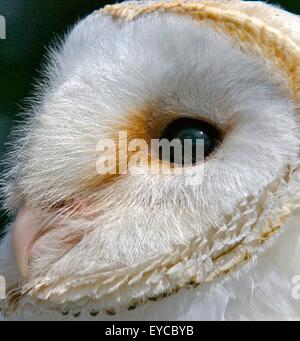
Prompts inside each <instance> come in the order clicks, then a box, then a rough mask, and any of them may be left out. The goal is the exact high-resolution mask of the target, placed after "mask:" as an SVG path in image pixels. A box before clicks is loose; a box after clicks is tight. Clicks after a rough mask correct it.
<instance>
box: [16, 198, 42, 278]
mask: <svg viewBox="0 0 300 341" xmlns="http://www.w3.org/2000/svg"><path fill="white" fill-rule="evenodd" d="M44 225H45V222H43V221H42V219H39V218H38V217H37V216H36V214H35V213H34V210H33V209H32V208H29V207H27V206H26V204H24V205H23V206H22V207H21V208H20V210H19V212H18V214H17V217H16V220H15V223H14V226H13V249H14V253H15V258H16V262H17V265H18V267H19V269H20V272H21V273H22V275H23V276H24V277H28V265H29V257H30V252H31V249H32V246H33V244H34V242H35V241H36V240H37V239H38V237H39V236H40V234H41V231H42V230H43V227H44Z"/></svg>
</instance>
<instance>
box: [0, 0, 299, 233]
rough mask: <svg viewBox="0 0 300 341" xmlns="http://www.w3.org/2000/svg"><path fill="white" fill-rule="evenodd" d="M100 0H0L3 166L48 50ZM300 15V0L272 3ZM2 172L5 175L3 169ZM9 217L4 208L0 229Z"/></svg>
mask: <svg viewBox="0 0 300 341" xmlns="http://www.w3.org/2000/svg"><path fill="white" fill-rule="evenodd" d="M114 2H116V1H100V0H0V15H3V16H4V17H5V18H6V40H0V163H1V161H2V160H3V157H4V153H5V149H6V144H5V141H7V136H8V134H9V132H10V131H11V128H12V126H13V124H14V123H15V122H16V121H17V120H19V118H18V113H20V112H22V107H24V104H25V101H24V99H25V98H26V97H28V96H30V94H31V93H32V91H33V86H32V83H33V82H34V80H35V79H37V78H38V77H39V71H40V69H41V64H42V62H43V55H44V54H45V48H46V47H47V46H48V45H49V43H50V42H51V41H53V40H55V39H56V38H57V37H59V36H61V35H62V34H63V32H64V31H65V30H66V29H67V28H68V27H70V26H71V25H72V24H73V23H74V22H76V21H77V20H78V19H79V18H81V17H84V16H86V15H87V14H88V13H90V12H92V11H93V10H95V9H99V8H100V7H103V6H104V5H105V4H108V3H114ZM268 2H269V3H277V4H280V5H281V6H282V7H284V8H286V9H288V10H290V11H291V12H294V13H299V14H300V0H278V1H268ZM0 172H2V169H1V166H0ZM6 221H7V217H6V216H5V214H4V213H3V212H2V210H1V207H0V230H1V227H3V226H4V224H5V223H6Z"/></svg>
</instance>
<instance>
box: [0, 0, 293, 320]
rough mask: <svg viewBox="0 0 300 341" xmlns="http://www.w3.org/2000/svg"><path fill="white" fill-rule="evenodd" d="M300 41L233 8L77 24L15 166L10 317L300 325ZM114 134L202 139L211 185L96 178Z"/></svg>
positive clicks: (146, 10)
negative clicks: (102, 151)
mask: <svg viewBox="0 0 300 341" xmlns="http://www.w3.org/2000/svg"><path fill="white" fill-rule="evenodd" d="M299 33H300V21H299V18H298V17H297V16H296V15H293V14H289V13H287V12H285V11H284V10H281V9H279V8H277V7H273V6H270V5H267V4H265V3H262V2H257V1H247V2H244V1H239V0H228V1H226V0H203V1H200V0H199V1H197V0H187V1H183V0H179V1H148V0H147V1H130V2H123V3H120V4H115V5H108V6H106V7H104V8H103V9H100V10H98V11H95V12H94V13H92V14H90V15H89V16H88V17H86V18H85V19H83V20H82V21H80V22H79V23H78V24H76V25H75V27H74V28H73V29H72V30H71V31H70V32H69V33H68V34H67V35H66V37H65V39H64V41H63V42H62V43H61V44H60V46H58V47H56V48H53V49H52V50H51V52H50V56H49V61H50V62H49V65H48V66H47V68H46V71H45V78H44V80H43V81H41V82H40V84H39V86H38V91H37V96H36V97H35V98H34V99H33V101H32V103H33V104H32V106H31V107H30V108H29V109H28V111H27V113H26V117H27V121H26V124H25V125H22V127H21V128H18V130H17V132H16V133H15V135H16V136H15V138H14V142H13V146H12V149H11V152H10V153H9V154H8V156H7V171H6V173H5V175H4V177H3V181H2V182H3V198H4V201H3V202H4V206H5V208H6V209H7V211H8V212H9V213H10V214H11V216H12V217H13V222H12V223H11V224H10V225H9V226H8V227H7V229H6V234H5V236H4V238H3V240H2V242H1V244H0V274H1V275H2V276H3V277H4V278H5V279H6V286H7V297H6V300H5V301H3V305H2V318H4V319H31V318H34V319H57V320H60V319H61V320H64V319H99V320H109V319H112V320H117V319H123V320H124V319H125V320H137V319H142V320H147V319H152V320H153V319H157V320H165V319H168V320H172V319H173V320H179V319H181V320H182V319H183V320H261V319H268V320H272V319H273V320H274V319H286V320H294V319H299V318H300V302H299V300H297V297H298V295H297V278H299V275H300V268H299V265H300V253H299V250H300V238H299V231H298V230H297V229H298V228H299V227H298V222H299V218H298V216H297V208H298V207H299V204H300V192H299V117H298V116H299V101H300V91H299V90H300V46H299V45H300V38H299V37H300V34H299ZM120 131H126V132H127V135H128V139H129V140H130V139H133V138H136V139H142V140H144V141H147V142H148V141H150V140H152V139H158V140H159V139H162V138H167V139H168V138H170V136H172V138H178V139H182V137H183V136H189V137H192V141H195V140H198V139H199V140H200V139H201V140H203V141H204V159H203V160H202V162H199V163H193V164H192V165H190V166H189V169H192V170H194V171H195V170H196V172H194V174H195V177H196V180H197V179H198V177H199V178H200V177H201V179H202V180H201V181H198V182H197V181H195V182H191V183H189V182H187V181H186V179H187V177H190V176H191V175H190V173H188V174H187V173H185V172H183V173H182V174H175V173H174V172H173V173H172V172H171V173H170V174H168V175H163V174H161V173H158V174H152V173H151V172H149V171H148V170H149V168H147V167H149V164H148V163H144V164H143V163H142V164H141V168H142V169H143V170H144V172H140V173H139V172H134V171H128V172H127V173H120V172H117V174H100V173H99V172H98V170H97V160H99V143H100V149H101V141H103V139H106V140H107V139H111V140H113V141H114V140H115V139H116V137H117V136H118V134H119V132H120ZM99 141H100V142H99ZM131 154H132V153H131ZM121 158H122V156H121ZM155 158H156V161H157V162H158V163H159V164H160V165H165V164H166V160H163V159H162V158H161V155H156V156H155V155H151V161H153V162H155ZM121 161H122V160H121V159H120V158H119V159H118V164H119V163H120V162H121ZM123 161H124V160H123ZM170 163H172V162H171V161H170ZM183 168H184V167H183ZM194 180H195V179H194Z"/></svg>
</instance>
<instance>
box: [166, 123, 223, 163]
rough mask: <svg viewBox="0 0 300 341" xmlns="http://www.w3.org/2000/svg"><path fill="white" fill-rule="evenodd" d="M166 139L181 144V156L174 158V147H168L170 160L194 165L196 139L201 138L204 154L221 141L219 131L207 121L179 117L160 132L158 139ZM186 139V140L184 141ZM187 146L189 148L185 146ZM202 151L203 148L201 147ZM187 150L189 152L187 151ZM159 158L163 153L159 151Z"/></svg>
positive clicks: (213, 148)
mask: <svg viewBox="0 0 300 341" xmlns="http://www.w3.org/2000/svg"><path fill="white" fill-rule="evenodd" d="M163 139H166V140H168V141H169V142H171V141H174V140H177V141H178V142H180V146H181V154H180V155H181V158H179V160H178V158H176V155H175V148H170V162H171V163H176V164H182V165H187V164H188V163H189V164H192V165H195V164H196V163H197V162H198V161H199V149H198V148H197V143H199V142H198V141H201V140H203V148H204V155H203V152H202V160H203V156H204V158H206V157H207V156H209V155H210V154H211V153H212V152H213V151H214V150H215V149H216V148H217V146H218V145H219V143H220V142H221V139H222V138H221V132H220V131H219V130H218V129H216V128H215V127H213V126H212V125H211V124H209V123H208V122H205V121H202V120H197V119H193V118H179V119H177V120H175V121H173V122H171V123H170V124H169V125H168V126H167V127H166V128H165V129H164V131H163V132H162V134H161V136H160V140H163ZM185 141H186V142H185ZM188 146H189V148H188V149H189V150H187V147H188ZM201 151H203V149H201ZM188 152H189V153H188ZM160 159H161V160H163V159H164V155H163V154H162V153H160Z"/></svg>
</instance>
